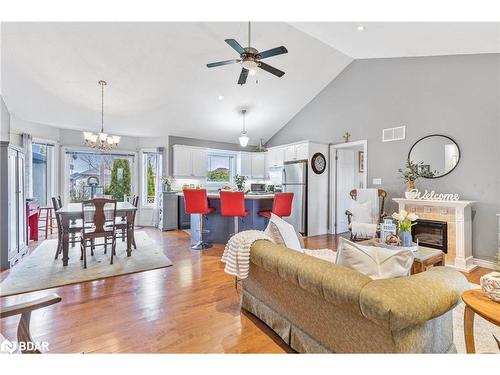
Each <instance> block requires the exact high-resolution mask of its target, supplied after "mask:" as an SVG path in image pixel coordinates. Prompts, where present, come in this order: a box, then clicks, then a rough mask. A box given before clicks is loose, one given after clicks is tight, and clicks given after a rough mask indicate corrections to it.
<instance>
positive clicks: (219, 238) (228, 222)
mask: <svg viewBox="0 0 500 375" xmlns="http://www.w3.org/2000/svg"><path fill="white" fill-rule="evenodd" d="M179 195H182V193H179ZM207 197H208V205H209V206H210V207H213V208H215V211H214V212H212V213H211V214H209V215H207V216H206V220H205V222H204V223H203V225H204V229H207V230H209V231H210V233H205V235H204V240H205V241H206V242H213V243H223V244H225V243H226V242H227V241H228V240H229V238H230V237H231V234H232V233H234V218H232V217H225V216H221V214H220V213H221V210H220V195H219V193H208V194H207ZM273 199H274V194H272V193H270V194H252V193H248V194H245V209H246V210H247V211H248V215H247V216H245V217H243V218H240V219H239V231H240V232H241V231H244V230H250V229H256V230H264V229H266V226H267V219H266V218H265V217H262V216H259V211H262V210H271V209H272V208H273ZM199 226H200V216H199V215H191V230H190V232H191V238H192V242H197V241H198V240H199Z"/></svg>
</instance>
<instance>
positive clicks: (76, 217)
mask: <svg viewBox="0 0 500 375" xmlns="http://www.w3.org/2000/svg"><path fill="white" fill-rule="evenodd" d="M87 209H90V210H93V209H94V208H86V210H87ZM136 210H137V207H135V206H134V205H133V204H131V203H129V202H116V216H117V217H124V218H126V219H127V256H130V255H131V254H132V237H133V231H134V212H135V211H136ZM56 214H57V215H59V217H60V221H61V226H62V252H63V256H62V262H63V266H67V265H68V260H69V239H70V231H69V228H70V226H71V225H74V224H76V222H77V221H80V220H81V222H83V211H82V204H81V203H67V204H65V205H64V206H62V207H61V208H60V209H58V210H57V211H56Z"/></svg>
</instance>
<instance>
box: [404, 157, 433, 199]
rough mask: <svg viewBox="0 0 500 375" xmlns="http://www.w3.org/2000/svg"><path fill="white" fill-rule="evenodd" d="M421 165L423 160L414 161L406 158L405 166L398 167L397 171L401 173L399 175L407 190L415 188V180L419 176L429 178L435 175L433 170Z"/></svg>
mask: <svg viewBox="0 0 500 375" xmlns="http://www.w3.org/2000/svg"><path fill="white" fill-rule="evenodd" d="M422 165H424V162H423V161H420V162H418V163H416V162H414V161H412V160H410V159H407V160H406V165H405V168H404V169H403V168H399V169H398V172H399V173H400V174H401V177H402V178H403V180H404V182H405V183H406V191H407V192H413V191H415V190H416V186H415V181H417V180H418V179H419V178H420V177H426V178H431V177H434V176H435V173H434V172H432V171H429V170H425V169H423V168H421V166H422Z"/></svg>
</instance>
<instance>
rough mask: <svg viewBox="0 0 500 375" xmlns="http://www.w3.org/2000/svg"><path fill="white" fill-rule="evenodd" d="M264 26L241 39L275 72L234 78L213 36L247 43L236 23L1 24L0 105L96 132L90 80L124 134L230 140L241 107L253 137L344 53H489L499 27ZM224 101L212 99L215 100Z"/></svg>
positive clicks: (307, 96)
mask: <svg viewBox="0 0 500 375" xmlns="http://www.w3.org/2000/svg"><path fill="white" fill-rule="evenodd" d="M358 26H359V24H357V23H291V24H288V23H283V22H276V23H263V22H258V23H255V24H254V25H253V28H252V45H253V46H254V47H255V48H257V49H259V50H261V51H262V50H266V49H269V48H272V47H277V46H280V45H284V46H286V48H287V49H288V51H289V53H288V54H285V55H280V56H275V57H271V58H269V59H267V60H266V62H267V63H268V64H270V65H273V66H275V67H276V68H279V69H281V70H283V71H285V72H286V74H285V75H284V76H283V77H282V78H277V77H275V76H273V75H270V74H269V73H267V72H264V71H262V70H259V71H258V73H257V75H256V76H254V77H249V79H248V81H247V84H246V85H244V86H239V85H237V84H236V82H237V80H238V75H239V72H240V69H241V67H240V66H239V65H237V64H235V65H227V66H222V67H218V68H212V69H208V68H207V67H206V65H205V64H206V63H208V62H214V61H220V60H226V59H233V58H237V57H238V56H237V54H236V52H235V51H234V50H232V49H231V48H230V47H229V46H228V45H227V44H226V43H225V42H224V39H227V38H234V39H236V40H238V41H239V42H240V43H241V44H242V45H246V40H247V34H246V24H245V23H242V22H238V23H214V22H210V23H209V22H207V23H203V22H201V23H200V22H196V23H194V22H182V23H124V22H122V23H112V22H106V23H69V22H68V23H3V24H2V34H1V36H2V46H1V48H2V54H1V56H2V61H1V62H2V66H1V69H2V95H3V96H4V100H5V102H6V104H7V107H8V108H9V110H10V112H11V113H12V114H13V115H15V116H18V117H19V118H22V119H24V120H28V121H34V122H39V123H45V124H49V125H53V126H57V127H62V128H69V129H78V130H95V131H96V130H98V128H99V121H100V113H99V111H100V91H99V90H100V89H99V86H98V84H97V82H98V81H99V80H100V79H105V80H107V81H108V83H109V85H108V87H107V88H106V91H105V128H106V130H107V131H109V132H113V133H118V134H122V135H133V136H164V135H179V136H187V137H195V138H203V139H209V140H219V141H228V142H235V140H236V139H237V136H238V133H239V132H240V130H241V115H240V113H239V112H240V110H241V109H243V108H246V109H248V113H247V130H248V132H249V135H250V137H251V138H253V139H252V141H253V143H257V142H258V139H259V138H263V139H264V140H267V139H269V138H270V137H271V136H272V135H273V134H274V133H275V132H277V131H278V130H279V129H280V128H281V127H282V126H284V125H285V124H286V123H287V122H288V121H289V120H290V119H291V118H292V117H293V116H294V115H295V114H296V113H297V112H299V111H300V110H301V109H302V108H303V107H304V106H305V105H306V104H307V103H308V102H309V101H310V100H311V99H312V98H313V97H314V96H316V95H317V94H318V93H319V92H320V91H321V90H322V89H323V88H324V87H325V86H326V85H327V84H328V83H330V82H331V81H332V80H333V79H334V78H335V77H336V76H337V75H338V74H340V72H341V71H342V70H343V69H344V68H345V67H346V66H347V65H348V64H349V63H350V62H351V61H352V59H353V58H373V57H396V56H427V55H444V54H462V53H499V52H500V43H499V39H500V36H499V35H500V34H499V26H498V24H471V23H468V24H467V23H460V24H446V23H440V24H426V23H420V24H397V23H371V24H364V31H362V32H360V31H358ZM219 96H223V97H224V99H223V100H219Z"/></svg>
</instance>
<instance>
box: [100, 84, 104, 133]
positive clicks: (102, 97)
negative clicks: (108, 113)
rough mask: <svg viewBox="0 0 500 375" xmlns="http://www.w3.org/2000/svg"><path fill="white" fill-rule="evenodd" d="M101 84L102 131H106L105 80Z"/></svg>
mask: <svg viewBox="0 0 500 375" xmlns="http://www.w3.org/2000/svg"><path fill="white" fill-rule="evenodd" d="M100 84H101V133H104V82H102V81H101V82H100Z"/></svg>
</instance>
